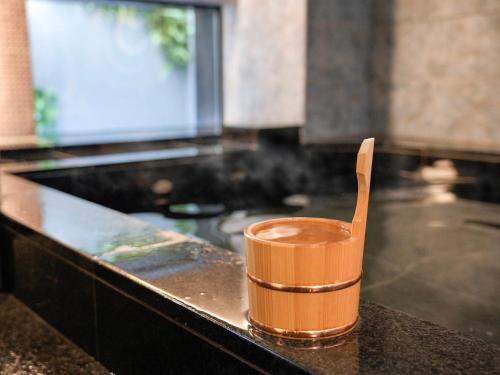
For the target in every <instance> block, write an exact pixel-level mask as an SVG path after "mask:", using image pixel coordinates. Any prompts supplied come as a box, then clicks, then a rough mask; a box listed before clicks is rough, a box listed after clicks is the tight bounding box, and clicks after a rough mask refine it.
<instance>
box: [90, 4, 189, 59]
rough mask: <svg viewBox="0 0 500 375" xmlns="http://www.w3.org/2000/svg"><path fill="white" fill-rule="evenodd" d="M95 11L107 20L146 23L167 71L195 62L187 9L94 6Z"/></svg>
mask: <svg viewBox="0 0 500 375" xmlns="http://www.w3.org/2000/svg"><path fill="white" fill-rule="evenodd" d="M89 9H90V10H91V11H97V12H100V13H101V14H104V15H106V16H107V17H110V18H112V19H113V20H115V21H116V19H118V18H120V17H124V18H126V17H139V18H140V19H142V21H143V22H144V25H145V27H146V29H147V30H148V32H149V34H150V36H151V38H152V40H153V42H154V43H156V44H157V45H158V46H159V47H160V50H161V53H162V55H163V57H164V59H165V63H166V67H167V68H172V67H174V68H184V67H186V66H187V65H188V64H189V62H190V61H191V52H190V50H189V37H190V36H191V35H192V34H193V30H191V28H190V27H189V24H190V23H189V22H188V21H189V20H188V11H187V9H183V8H179V7H144V8H131V7H123V6H119V5H109V4H93V5H90V6H89Z"/></svg>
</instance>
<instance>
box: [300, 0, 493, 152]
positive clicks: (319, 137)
mask: <svg viewBox="0 0 500 375" xmlns="http://www.w3.org/2000/svg"><path fill="white" fill-rule="evenodd" d="M308 4H309V6H308V30H309V33H308V34H309V35H308V55H307V56H308V62H307V64H308V69H307V77H308V82H307V88H308V97H307V122H306V125H305V130H304V133H303V135H304V139H305V140H306V141H307V142H330V141H335V140H338V139H340V138H343V137H344V136H354V137H356V136H358V137H363V136H365V135H366V134H374V135H376V136H385V137H389V138H392V139H395V140H398V141H401V142H406V141H411V142H419V143H422V144H425V145H430V146H432V145H434V146H439V147H451V148H460V149H471V150H483V151H498V150H500V0H425V1H419V0H380V1H374V2H368V1H363V0H354V1H351V2H343V1H341V0H310V1H309V3H308ZM318 66H320V69H318V68H317V67H318Z"/></svg>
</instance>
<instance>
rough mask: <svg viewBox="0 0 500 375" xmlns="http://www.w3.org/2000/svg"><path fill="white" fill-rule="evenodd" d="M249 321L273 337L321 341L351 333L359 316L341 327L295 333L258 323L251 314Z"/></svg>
mask: <svg viewBox="0 0 500 375" xmlns="http://www.w3.org/2000/svg"><path fill="white" fill-rule="evenodd" d="M248 321H249V322H250V324H252V325H253V326H254V327H256V328H258V329H260V330H261V331H264V332H267V333H270V334H273V335H277V336H283V337H287V338H292V339H319V338H329V337H330V338H331V337H335V336H340V335H345V334H347V333H349V332H350V331H352V330H353V329H354V328H355V327H356V325H357V324H358V322H359V315H358V316H357V317H356V320H355V321H354V322H353V323H349V324H346V325H343V326H340V327H335V328H329V329H322V330H303V331H294V330H288V329H283V328H274V327H270V326H267V325H265V324H262V323H260V322H258V321H256V320H255V319H253V318H252V316H251V315H250V314H248Z"/></svg>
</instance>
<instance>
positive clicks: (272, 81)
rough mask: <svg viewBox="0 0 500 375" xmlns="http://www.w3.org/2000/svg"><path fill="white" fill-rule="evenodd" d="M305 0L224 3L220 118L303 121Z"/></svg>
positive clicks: (240, 122) (242, 122) (260, 123)
mask: <svg viewBox="0 0 500 375" xmlns="http://www.w3.org/2000/svg"><path fill="white" fill-rule="evenodd" d="M305 17H306V0H279V1H261V0H238V1H236V2H230V3H227V4H225V5H224V8H223V20H224V24H223V26H224V27H223V32H224V34H223V37H224V64H223V66H224V123H225V124H226V125H229V126H236V127H276V126H278V127H279V126H294V125H301V124H302V123H303V122H304V99H305V93H304V83H305V31H306V30H305Z"/></svg>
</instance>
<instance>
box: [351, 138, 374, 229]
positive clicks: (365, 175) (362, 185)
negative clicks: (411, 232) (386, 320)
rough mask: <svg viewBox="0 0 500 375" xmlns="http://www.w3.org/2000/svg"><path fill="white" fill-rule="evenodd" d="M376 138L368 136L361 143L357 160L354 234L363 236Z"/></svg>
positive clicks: (353, 220)
mask: <svg viewBox="0 0 500 375" xmlns="http://www.w3.org/2000/svg"><path fill="white" fill-rule="evenodd" d="M374 145H375V138H367V139H365V140H364V141H363V143H362V144H361V147H360V148H359V151H358V159H357V162H356V175H357V177H358V199H357V202H356V211H355V212H354V217H353V219H352V228H351V231H352V236H353V237H363V238H364V236H365V230H366V218H367V216H368V200H369V198H370V179H371V174H372V160H373V148H374Z"/></svg>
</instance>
